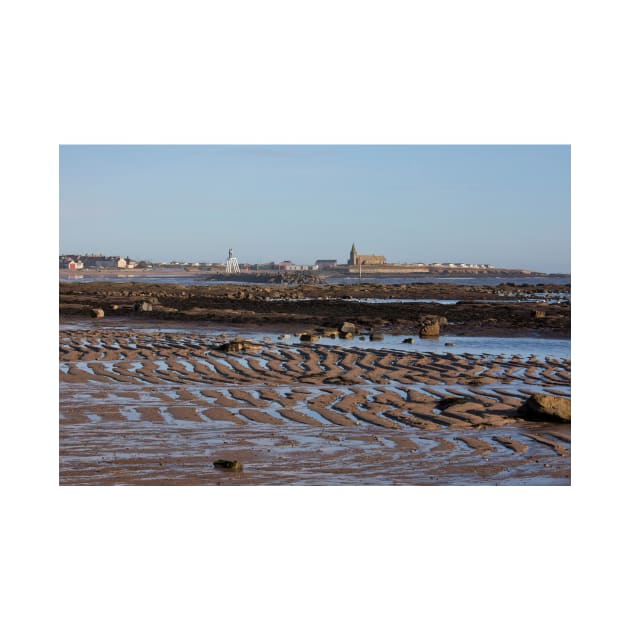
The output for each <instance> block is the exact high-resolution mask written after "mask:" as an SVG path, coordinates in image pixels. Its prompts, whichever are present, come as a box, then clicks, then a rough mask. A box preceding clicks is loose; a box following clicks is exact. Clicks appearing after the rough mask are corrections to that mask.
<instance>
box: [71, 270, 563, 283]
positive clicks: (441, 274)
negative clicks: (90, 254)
mask: <svg viewBox="0 0 630 630" xmlns="http://www.w3.org/2000/svg"><path fill="white" fill-rule="evenodd" d="M114 273H115V274H119V275H121V276H129V277H143V276H178V275H189V274H190V275H193V274H194V275H199V276H209V277H215V276H216V277H222V276H226V275H227V274H225V272H224V271H223V270H218V269H217V270H214V269H213V270H208V269H203V268H197V267H180V268H172V267H166V268H164V267H152V268H150V269H115V268H111V269H91V268H90V269H78V270H69V269H59V276H60V278H65V277H72V276H77V275H82V276H94V278H99V277H100V276H106V275H110V274H114ZM282 273H306V274H312V275H315V276H319V278H321V279H322V280H325V279H328V278H358V277H359V276H360V275H361V276H363V277H366V278H367V277H378V276H382V277H395V276H396V275H400V276H401V277H409V278H419V277H422V278H468V277H471V276H475V277H491V278H501V277H506V278H507V277H516V278H520V277H522V278H537V277H540V278H570V277H571V274H570V273H545V272H542V271H523V270H513V269H491V270H485V269H484V270H479V269H469V270H457V271H447V270H444V271H429V272H424V271H405V270H404V269H395V268H392V269H388V270H383V269H382V268H381V269H370V268H369V267H367V268H363V270H362V273H361V274H359V272H358V270H357V271H354V270H349V269H325V270H320V271H311V272H292V271H290V272H286V271H282V270H279V269H256V270H251V269H250V270H242V271H241V273H240V274H238V276H237V275H234V274H231V275H230V277H231V278H234V279H236V278H237V277H241V278H242V277H256V276H258V277H261V278H263V277H267V276H273V275H278V274H282Z"/></svg>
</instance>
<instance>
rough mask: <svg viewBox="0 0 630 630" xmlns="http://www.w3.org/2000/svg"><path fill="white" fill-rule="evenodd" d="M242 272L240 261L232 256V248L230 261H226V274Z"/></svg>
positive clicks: (229, 255) (229, 256)
mask: <svg viewBox="0 0 630 630" xmlns="http://www.w3.org/2000/svg"><path fill="white" fill-rule="evenodd" d="M240 272H241V270H240V269H239V266H238V260H237V259H236V256H233V255H232V248H231V247H230V253H229V254H228V259H227V260H226V261H225V273H240Z"/></svg>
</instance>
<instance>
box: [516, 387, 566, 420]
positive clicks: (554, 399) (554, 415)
mask: <svg viewBox="0 0 630 630" xmlns="http://www.w3.org/2000/svg"><path fill="white" fill-rule="evenodd" d="M518 413H519V415H521V416H523V417H524V418H525V419H526V420H539V421H540V420H542V421H549V422H571V399H570V398H563V397H562V396H551V395H550V394H533V395H532V396H530V397H529V398H528V399H527V400H526V401H525V402H524V403H523V405H521V407H519V409H518Z"/></svg>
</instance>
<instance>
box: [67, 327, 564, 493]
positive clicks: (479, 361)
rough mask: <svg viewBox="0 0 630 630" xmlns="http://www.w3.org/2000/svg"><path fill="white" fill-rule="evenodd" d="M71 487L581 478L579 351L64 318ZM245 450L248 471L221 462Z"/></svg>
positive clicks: (450, 482) (527, 482) (509, 481)
mask: <svg viewBox="0 0 630 630" xmlns="http://www.w3.org/2000/svg"><path fill="white" fill-rule="evenodd" d="M59 341H60V346H59V348H60V425H59V443H60V469H59V476H60V484H62V485H110V484H132V485H148V484H151V485H200V484H204V485H205V484H208V485H248V484H252V485H256V484H257V485H288V484H292V485H293V484H302V485H377V484H378V485H381V484H388V485H393V484H419V485H453V484H457V485H485V484H488V485H494V484H499V485H569V484H570V446H571V435H570V425H569V424H554V423H548V422H531V421H526V420H524V419H522V418H520V417H519V414H518V413H517V409H518V407H519V406H520V405H521V404H522V402H523V401H524V400H525V399H526V398H527V397H528V396H529V395H530V394H532V393H535V392H545V393H550V394H556V395H561V396H565V397H570V378H571V376H570V372H571V363H570V360H566V359H552V358H550V357H548V358H547V359H539V358H536V357H529V358H527V357H525V358H523V357H494V356H487V355H482V356H475V355H470V354H463V355H462V354H459V355H458V354H430V353H419V352H413V351H410V352H400V351H394V350H390V351H388V350H369V349H358V348H357V349H348V348H341V347H334V346H318V345H311V344H303V345H301V346H293V345H290V344H286V343H283V342H282V341H278V340H275V341H271V342H268V343H264V344H262V345H261V346H260V349H251V350H248V351H245V352H238V353H225V352H222V351H220V350H218V349H216V347H215V346H216V344H215V341H219V339H216V340H213V339H209V337H208V335H207V334H204V335H198V334H196V333H195V332H194V331H192V332H181V333H161V332H153V331H143V330H141V329H138V330H134V329H131V328H130V329H124V328H123V329H117V328H108V327H106V326H100V327H95V328H93V329H87V330H86V329H82V328H80V327H77V328H72V327H69V328H67V329H64V330H62V331H60V340H59ZM216 459H230V460H234V459H237V460H239V461H240V462H242V463H243V467H244V469H243V471H242V472H231V471H226V470H222V469H217V468H214V466H213V465H212V462H213V461H214V460H216Z"/></svg>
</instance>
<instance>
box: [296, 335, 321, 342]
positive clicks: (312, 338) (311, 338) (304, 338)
mask: <svg viewBox="0 0 630 630" xmlns="http://www.w3.org/2000/svg"><path fill="white" fill-rule="evenodd" d="M318 339H319V337H318V336H317V335H313V334H311V333H303V334H302V335H300V341H308V342H311V343H312V342H314V341H317V340H318Z"/></svg>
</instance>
